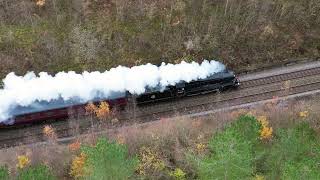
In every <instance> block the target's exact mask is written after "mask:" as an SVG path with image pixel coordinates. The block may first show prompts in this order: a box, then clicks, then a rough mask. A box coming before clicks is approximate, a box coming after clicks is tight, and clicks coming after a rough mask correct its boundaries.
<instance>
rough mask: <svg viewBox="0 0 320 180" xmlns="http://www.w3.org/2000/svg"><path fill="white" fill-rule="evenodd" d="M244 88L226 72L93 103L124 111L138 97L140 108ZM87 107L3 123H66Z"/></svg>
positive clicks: (23, 114)
mask: <svg viewBox="0 0 320 180" xmlns="http://www.w3.org/2000/svg"><path fill="white" fill-rule="evenodd" d="M239 85H240V82H239V79H238V78H237V77H236V76H235V74H234V72H232V71H229V70H224V71H222V72H218V73H215V74H212V75H211V76H209V77H207V78H205V79H198V80H193V81H190V82H179V83H177V84H175V85H170V86H167V87H164V88H161V87H154V88H148V87H147V88H146V92H145V93H143V94H140V95H138V96H136V97H134V96H133V95H131V94H130V93H128V92H126V93H124V94H123V96H118V97H116V98H113V99H99V100H96V101H94V102H93V103H95V104H97V103H99V102H102V101H105V102H107V103H108V104H109V105H110V107H111V108H114V107H120V108H124V107H125V106H126V105H127V103H128V98H129V97H130V98H132V97H134V98H135V100H136V104H137V105H143V104H149V103H153V102H157V101H165V100H172V99H175V98H181V97H185V96H194V95H199V94H206V93H210V92H214V91H217V92H221V91H223V90H226V89H229V88H237V87H238V86H239ZM86 105H87V104H86V103H80V104H79V103H75V104H72V103H71V104H65V105H63V106H61V105H60V106H55V107H53V106H51V107H50V106H47V109H45V108H44V109H41V108H40V109H38V110H37V108H34V109H28V108H26V109H23V110H21V111H19V110H18V111H17V113H15V115H14V118H12V119H11V120H10V121H11V122H10V121H8V122H6V123H0V128H1V127H6V126H15V125H25V124H34V123H40V122H43V121H46V120H48V119H56V120H59V119H66V118H68V117H70V116H72V115H85V106H86Z"/></svg>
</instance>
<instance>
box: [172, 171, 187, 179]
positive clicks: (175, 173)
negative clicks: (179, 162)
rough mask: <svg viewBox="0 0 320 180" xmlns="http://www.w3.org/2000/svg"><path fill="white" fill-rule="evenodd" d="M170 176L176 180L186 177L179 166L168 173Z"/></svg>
mask: <svg viewBox="0 0 320 180" xmlns="http://www.w3.org/2000/svg"><path fill="white" fill-rule="evenodd" d="M170 176H171V177H173V178H174V179H177V180H183V179H186V173H185V172H183V171H182V170H181V169H180V168H176V169H175V170H174V171H173V172H171V173H170Z"/></svg>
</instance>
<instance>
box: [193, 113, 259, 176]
mask: <svg viewBox="0 0 320 180" xmlns="http://www.w3.org/2000/svg"><path fill="white" fill-rule="evenodd" d="M259 128H260V125H259V123H258V122H257V120H256V119H255V118H254V117H252V116H241V117H239V119H238V120H237V121H235V122H234V123H232V124H231V125H229V126H228V127H226V128H225V129H224V130H223V131H221V132H218V133H216V134H215V135H214V136H213V137H212V139H211V140H210V141H209V148H210V150H211V152H212V153H211V154H210V155H209V156H207V157H206V158H204V159H202V160H200V162H199V164H198V165H199V166H198V170H199V177H200V179H245V178H250V177H251V176H252V174H253V172H254V146H255V145H256V144H257V142H258V140H259Z"/></svg>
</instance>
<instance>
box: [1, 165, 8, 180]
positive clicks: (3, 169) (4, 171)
mask: <svg viewBox="0 0 320 180" xmlns="http://www.w3.org/2000/svg"><path fill="white" fill-rule="evenodd" d="M2 179H3V180H6V179H9V171H8V168H7V167H6V166H1V167H0V180H2Z"/></svg>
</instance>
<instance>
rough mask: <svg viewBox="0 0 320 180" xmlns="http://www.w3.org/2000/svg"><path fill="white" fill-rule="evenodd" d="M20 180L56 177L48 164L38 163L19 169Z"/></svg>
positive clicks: (49, 179) (40, 179)
mask: <svg viewBox="0 0 320 180" xmlns="http://www.w3.org/2000/svg"><path fill="white" fill-rule="evenodd" d="M17 179H18V180H42V179H46V180H53V179H56V178H55V177H54V176H53V175H52V172H51V171H50V170H49V168H48V167H47V166H44V165H37V166H34V167H28V168H26V169H22V170H20V171H19V174H18V178H17Z"/></svg>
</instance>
